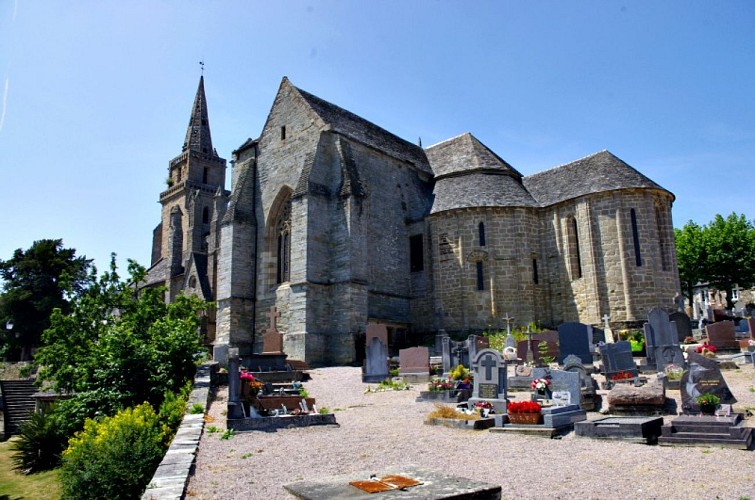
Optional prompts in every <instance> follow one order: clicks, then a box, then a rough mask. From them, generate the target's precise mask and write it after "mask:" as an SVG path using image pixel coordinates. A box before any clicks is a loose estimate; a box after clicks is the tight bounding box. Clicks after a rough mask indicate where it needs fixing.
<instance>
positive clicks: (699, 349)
mask: <svg viewBox="0 0 755 500" xmlns="http://www.w3.org/2000/svg"><path fill="white" fill-rule="evenodd" d="M717 350H718V349H716V346H714V345H710V344H709V343H708V342H707V341H705V342H703V344H702V345H699V346H697V348H696V349H695V352H696V353H698V354H702V353H703V352H705V351H708V352H716V351H717Z"/></svg>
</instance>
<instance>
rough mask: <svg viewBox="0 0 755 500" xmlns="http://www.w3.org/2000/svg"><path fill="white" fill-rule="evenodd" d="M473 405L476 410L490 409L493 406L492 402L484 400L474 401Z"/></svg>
mask: <svg viewBox="0 0 755 500" xmlns="http://www.w3.org/2000/svg"><path fill="white" fill-rule="evenodd" d="M474 407H475V408H476V409H478V410H492V409H493V408H495V407H494V406H493V403H491V402H490V401H485V400H481V401H476V402H475V404H474Z"/></svg>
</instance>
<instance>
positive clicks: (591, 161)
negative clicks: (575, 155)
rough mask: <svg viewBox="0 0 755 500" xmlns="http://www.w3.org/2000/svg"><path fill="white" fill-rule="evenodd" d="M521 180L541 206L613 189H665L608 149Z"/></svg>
mask: <svg viewBox="0 0 755 500" xmlns="http://www.w3.org/2000/svg"><path fill="white" fill-rule="evenodd" d="M522 182H523V183H524V187H525V188H527V190H528V191H529V192H530V194H531V195H532V196H533V197H534V198H535V199H536V200H537V201H538V202H539V203H540V205H541V206H549V205H554V204H556V203H560V202H562V201H566V200H571V199H574V198H578V197H580V196H584V195H588V194H593V193H598V192H605V191H614V190H617V189H632V188H635V189H636V188H651V189H660V190H663V191H666V192H669V191H668V190H666V189H664V188H663V187H661V186H659V185H658V184H656V183H655V182H653V181H651V180H650V179H649V178H647V177H645V176H644V175H643V174H641V173H640V172H638V171H637V170H635V169H634V168H632V167H630V166H629V165H627V164H626V163H625V162H624V161H622V160H621V159H620V158H618V157H616V156H614V155H613V154H612V153H610V152H608V151H600V152H598V153H595V154H592V155H590V156H586V157H584V158H581V159H579V160H577V161H573V162H571V163H567V164H566V165H562V166H560V167H555V168H552V169H550V170H546V171H545V172H540V173H537V174H534V175H530V176H527V177H525V178H524V179H523V180H522ZM669 194H670V192H669ZM672 196H673V195H672Z"/></svg>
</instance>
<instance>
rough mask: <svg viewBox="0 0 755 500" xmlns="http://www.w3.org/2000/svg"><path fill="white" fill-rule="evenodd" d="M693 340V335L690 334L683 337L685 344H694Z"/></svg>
mask: <svg viewBox="0 0 755 500" xmlns="http://www.w3.org/2000/svg"><path fill="white" fill-rule="evenodd" d="M695 342H696V340H695V337H692V336H687V337H684V343H685V344H694V343H695Z"/></svg>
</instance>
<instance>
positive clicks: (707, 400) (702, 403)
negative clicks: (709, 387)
mask: <svg viewBox="0 0 755 500" xmlns="http://www.w3.org/2000/svg"><path fill="white" fill-rule="evenodd" d="M695 402H696V403H697V405H698V406H699V407H700V413H702V414H704V415H713V414H714V413H715V412H716V406H718V403H720V402H721V398H719V397H718V396H716V395H715V394H713V393H712V392H706V393H705V394H702V395H700V396H698V397H697V398H695Z"/></svg>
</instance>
